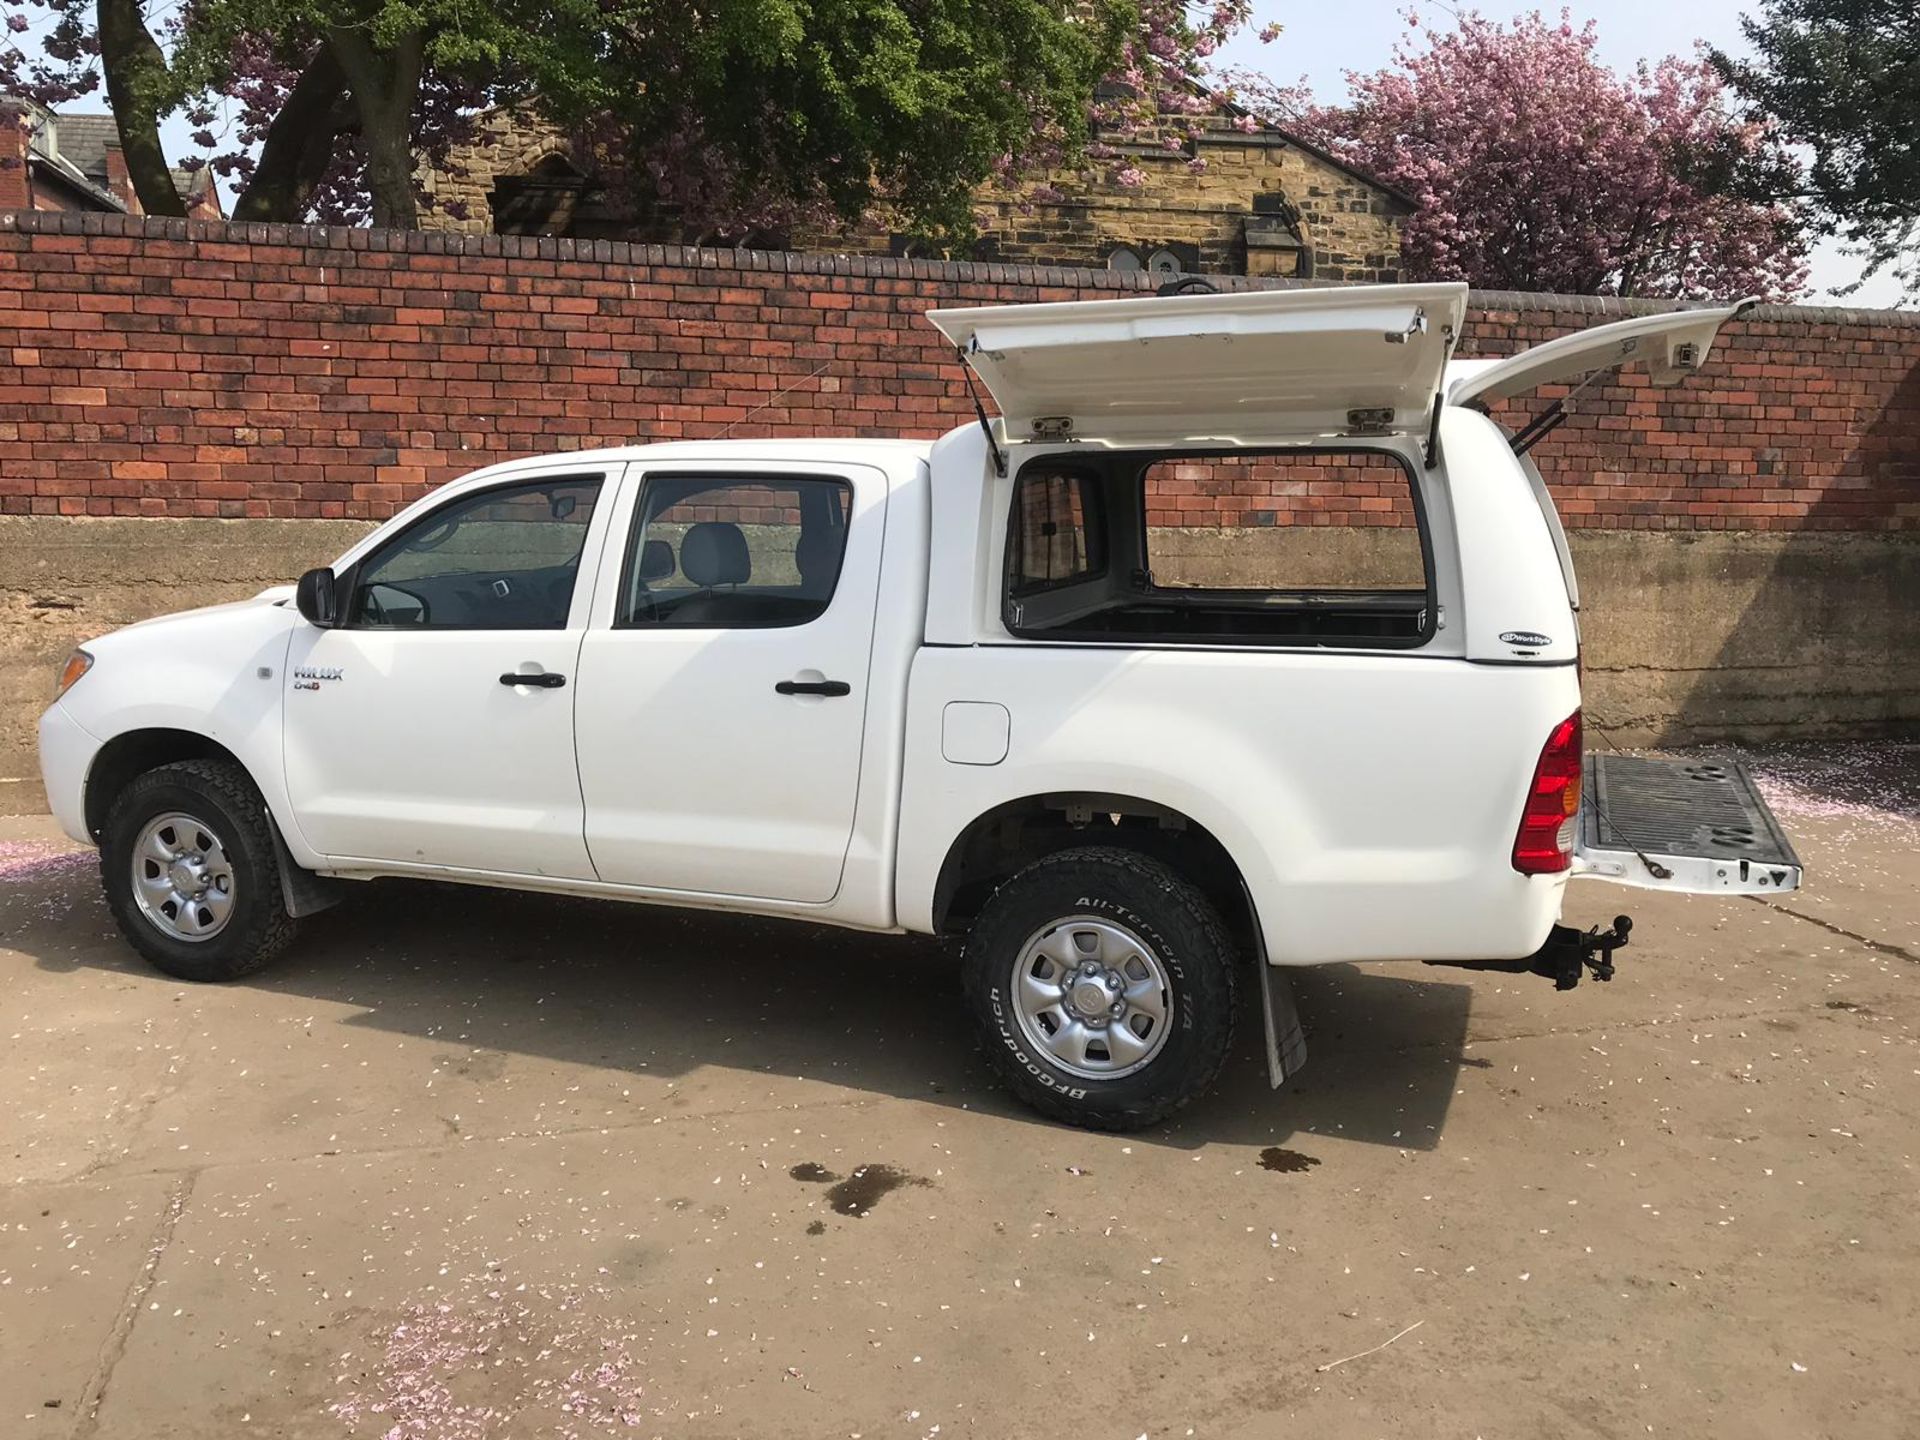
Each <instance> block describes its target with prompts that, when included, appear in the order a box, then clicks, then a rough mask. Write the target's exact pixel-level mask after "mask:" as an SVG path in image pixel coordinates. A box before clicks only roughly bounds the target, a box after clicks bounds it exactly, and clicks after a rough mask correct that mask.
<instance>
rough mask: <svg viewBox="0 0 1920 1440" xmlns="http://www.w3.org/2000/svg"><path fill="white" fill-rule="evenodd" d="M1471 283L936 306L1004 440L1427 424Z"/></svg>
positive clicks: (1263, 434)
mask: <svg viewBox="0 0 1920 1440" xmlns="http://www.w3.org/2000/svg"><path fill="white" fill-rule="evenodd" d="M1466 304H1467V287H1466V286H1465V285H1459V284H1440V285H1352V286H1337V287H1326V288H1320V289H1301V290H1254V291H1236V292H1234V293H1231V294H1225V295H1169V296H1159V297H1150V298H1140V299H1131V300H1077V301H1069V302H1066V303H1062V304H1052V305H999V306H992V307H987V308H981V309H973V310H935V311H931V312H930V313H929V314H928V316H927V318H928V319H929V320H931V321H932V322H933V323H934V324H935V325H937V326H938V327H939V328H940V333H941V334H943V335H945V336H946V337H947V339H949V340H951V341H952V342H953V343H954V344H955V345H956V346H957V347H959V349H960V352H961V354H962V355H964V356H965V358H966V361H967V363H968V364H969V365H971V366H972V367H973V370H974V373H975V374H977V375H978V376H979V377H980V379H981V380H982V381H983V382H984V383H985V385H986V387H987V388H988V390H990V391H992V392H993V398H994V400H995V401H996V402H997V403H998V404H999V406H1000V413H1001V414H1002V415H1003V416H1004V417H1005V419H1006V427H1007V436H1008V438H1009V439H1012V440H1021V439H1027V438H1030V437H1036V436H1038V437H1053V436H1067V435H1071V436H1073V437H1075V438H1077V439H1082V440H1094V441H1100V440H1111V441H1115V442H1121V443H1129V444H1138V443H1143V442H1150V441H1167V440H1220V441H1226V442H1228V443H1244V442H1250V441H1256V440H1286V439H1310V438H1317V437H1320V436H1332V435H1344V434H1354V433H1365V434H1371V435H1379V434H1417V435H1425V434H1426V432H1427V427H1428V425H1429V424H1430V423H1431V420H1432V412H1433V404H1434V400H1435V397H1436V396H1437V395H1438V393H1439V388H1440V381H1441V377H1442V375H1443V373H1444V372H1445V369H1446V363H1447V357H1448V355H1449V354H1450V353H1451V352H1452V349H1453V345H1454V342H1455V340H1456V339H1458V337H1459V335H1460V327H1461V324H1462V322H1463V320H1464V318H1465V315H1466Z"/></svg>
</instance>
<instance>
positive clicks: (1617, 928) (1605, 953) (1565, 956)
mask: <svg viewBox="0 0 1920 1440" xmlns="http://www.w3.org/2000/svg"><path fill="white" fill-rule="evenodd" d="M1632 933H1633V920H1632V918H1631V917H1630V916H1626V915H1616V916H1614V917H1613V928H1612V929H1611V930H1602V929H1601V928H1600V927H1599V926H1598V925H1596V926H1594V927H1593V928H1592V929H1591V930H1576V929H1574V928H1573V927H1572V926H1571V925H1555V926H1554V927H1553V933H1551V934H1550V935H1548V936H1547V943H1546V944H1544V945H1542V946H1541V947H1540V949H1539V952H1538V953H1537V954H1535V955H1534V957H1533V973H1534V974H1536V975H1545V976H1548V977H1549V978H1550V979H1552V981H1553V988H1554V989H1556V990H1571V989H1573V987H1574V986H1576V985H1578V984H1579V983H1580V977H1581V975H1583V974H1584V973H1585V972H1586V971H1588V970H1591V971H1592V972H1593V978H1594V979H1596V980H1611V979H1613V952H1614V951H1616V950H1619V949H1623V948H1624V947H1625V946H1626V943H1627V937H1628V936H1629V935H1631V934H1632Z"/></svg>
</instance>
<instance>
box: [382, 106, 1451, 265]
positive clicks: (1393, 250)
mask: <svg viewBox="0 0 1920 1440" xmlns="http://www.w3.org/2000/svg"><path fill="white" fill-rule="evenodd" d="M583 144H584V142H583V141H581V140H579V139H578V138H576V137H570V136H569V135H568V134H567V133H566V132H564V131H562V130H560V129H559V128H557V127H556V126H554V125H552V124H551V123H549V122H548V121H546V120H544V119H542V118H541V117H540V116H539V115H537V114H535V113H534V112H533V111H532V110H531V109H528V108H524V107H521V108H503V109H498V110H494V111H490V112H489V113H488V114H487V115H485V116H484V117H483V118H482V119H481V121H480V127H479V135H478V137H477V138H476V139H475V140H474V142H473V143H472V144H469V145H463V146H458V147H455V149H454V150H453V151H452V152H451V154H450V156H449V159H448V163H447V164H446V165H444V166H441V167H438V168H435V167H423V168H422V170H421V172H420V179H421V184H422V186H423V187H424V188H425V189H426V191H427V192H428V194H429V195H430V196H431V197H432V201H433V203H432V205H431V206H430V207H429V209H428V211H427V212H426V214H425V215H424V217H423V219H422V223H423V224H424V225H426V226H427V227H428V228H430V229H436V230H446V231H450V232H454V233H459V234H469V235H486V234H492V233H494V232H495V231H502V232H505V233H513V234H528V233H537V234H543V235H554V236H570V237H573V238H576V239H598V238H609V239H611V238H616V237H617V238H622V239H629V240H640V241H680V240H690V239H692V238H694V237H692V236H689V235H687V234H685V233H684V231H683V229H682V227H680V226H679V225H677V224H676V223H673V222H672V221H671V220H670V218H667V217H658V216H656V217H644V216H637V215H635V214H633V213H632V212H631V209H630V208H629V209H627V210H624V211H623V210H622V208H621V206H622V202H620V201H619V200H618V199H617V197H616V198H609V197H608V196H607V195H606V194H605V193H604V192H603V191H602V190H600V189H599V187H597V186H596V185H594V184H593V183H591V177H594V176H596V175H598V174H601V173H602V172H603V171H604V170H605V168H606V166H605V164H604V163H603V162H604V159H605V157H602V156H598V155H594V154H591V153H585V152H584V151H583V148H582V147H583ZM1122 169H1125V170H1126V171H1128V172H1129V173H1130V174H1131V175H1132V176H1135V177H1137V183H1133V184H1122V183H1120V182H1119V181H1118V180H1117V179H1116V178H1115V177H1116V175H1117V173H1118V172H1119V171H1120V170H1122ZM543 170H546V171H550V172H551V174H552V178H553V179H554V180H556V181H559V182H561V183H557V184H553V185H550V186H547V187H545V188H544V189H542V188H540V187H539V186H538V184H537V183H536V186H535V190H536V191H537V193H538V194H540V195H544V196H545V197H547V200H546V203H548V204H550V205H551V207H552V209H551V212H550V214H549V215H548V218H547V219H546V221H545V223H543V224H542V225H541V226H540V227H539V228H538V229H535V230H529V229H528V228H526V226H525V224H524V223H523V221H524V218H525V217H524V215H522V214H520V212H517V211H516V212H515V214H512V215H496V214H495V213H494V209H493V202H494V196H495V186H496V185H497V184H498V183H499V182H500V181H501V180H502V179H507V180H509V181H520V180H527V179H531V180H533V181H535V182H538V181H539V180H540V178H541V175H542V172H543ZM1413 208H1414V207H1413V203H1412V202H1411V201H1410V200H1408V199H1407V198H1405V197H1404V196H1401V195H1399V194H1397V193H1395V192H1394V191H1392V190H1389V189H1387V188H1386V187H1384V186H1382V185H1381V184H1379V183H1378V182H1377V181H1374V180H1371V179H1369V178H1368V177H1366V176H1364V175H1361V174H1358V173H1357V172H1355V171H1353V170H1351V169H1349V168H1347V167H1346V166H1344V165H1342V164H1340V163H1339V162H1338V161H1336V160H1334V159H1333V158H1332V157H1331V156H1328V155H1327V154H1325V153H1324V152H1322V151H1320V150H1318V149H1316V148H1315V147H1313V146H1311V145H1309V144H1307V143H1306V142H1304V141H1301V140H1299V139H1297V138H1295V137H1294V136H1292V135H1290V134H1288V133H1286V132H1285V131H1281V130H1275V129H1270V128H1264V127H1260V128H1255V129H1251V130H1248V129H1243V128H1241V127H1240V126H1239V125H1236V124H1234V123H1232V122H1231V121H1230V120H1228V119H1227V118H1225V117H1216V118H1214V119H1212V120H1210V121H1208V122H1207V123H1206V124H1205V126H1204V128H1203V129H1202V130H1201V131H1200V132H1199V133H1198V135H1197V136H1196V137H1195V138H1194V139H1193V140H1191V141H1188V142H1184V143H1182V144H1181V145H1180V146H1179V147H1178V148H1176V149H1168V148H1166V147H1165V146H1160V145H1131V146H1127V147H1123V148H1122V150H1121V151H1120V153H1119V154H1118V155H1117V156H1116V158H1115V159H1114V160H1112V161H1111V162H1103V163H1100V164H1089V165H1086V166H1082V167H1079V168H1075V169H1072V170H1067V169H1061V170H1056V171H1053V172H1050V173H1047V174H1044V175H1040V176H1038V177H1035V178H1033V179H1030V180H1028V181H1025V182H1023V183H1021V184H1019V185H1017V186H1002V185H996V184H989V185H986V186H983V187H982V188H981V190H980V192H979V195H978V202H977V204H976V206H975V216H976V219H977V222H978V224H979V231H980V238H979V243H978V246H977V251H976V255H977V258H980V259H986V260H1001V261H1017V262H1021V263H1024V264H1033V265H1075V266H1086V267H1090V268H1095V269H1099V268H1104V267H1106V266H1108V265H1110V264H1114V265H1118V266H1119V267H1120V268H1150V267H1151V265H1152V263H1153V262H1154V260H1155V257H1156V256H1158V257H1161V258H1162V260H1166V259H1168V258H1169V257H1170V258H1171V260H1172V261H1174V262H1176V263H1177V268H1178V269H1179V271H1181V272H1183V273H1190V274H1202V275H1253V276H1270V277H1282V278H1297V279H1307V278H1314V279H1321V280H1346V281H1360V280H1366V281H1393V280H1398V279H1399V278H1400V228H1401V225H1402V224H1403V222H1404V221H1405V219H1406V217H1407V216H1408V215H1410V214H1412V213H1413ZM540 209H541V207H540V206H539V205H536V206H535V207H534V209H533V211H529V212H527V213H536V212H538V211H539V210H540ZM789 238H790V240H791V242H792V243H793V245H794V246H795V248H797V249H800V250H805V251H812V252H820V253H828V254H850V255H889V254H896V253H900V252H901V250H902V248H903V246H904V245H905V242H904V241H903V240H902V239H900V238H899V237H898V236H896V235H895V234H894V233H892V231H891V229H890V228H889V226H888V224H887V221H886V216H885V215H884V214H883V213H881V214H876V215H875V216H873V217H871V218H870V219H869V220H868V221H867V222H865V223H863V224H860V225H857V226H850V227H845V228H835V229H826V230H814V231H807V232H805V233H801V234H796V235H793V236H791V237H789Z"/></svg>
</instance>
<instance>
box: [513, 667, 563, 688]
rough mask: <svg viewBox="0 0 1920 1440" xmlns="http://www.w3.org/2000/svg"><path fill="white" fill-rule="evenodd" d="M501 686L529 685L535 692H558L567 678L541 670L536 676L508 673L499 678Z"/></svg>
mask: <svg viewBox="0 0 1920 1440" xmlns="http://www.w3.org/2000/svg"><path fill="white" fill-rule="evenodd" d="M500 683H501V684H502V685H515V686H518V685H531V686H533V687H534V689H536V690H558V689H559V688H560V687H561V686H562V685H564V684H566V683H567V677H566V676H564V675H556V674H554V673H553V672H552V671H551V670H543V671H541V672H540V673H539V674H538V675H521V674H519V673H517V672H510V673H508V674H506V675H502V676H501V677H500Z"/></svg>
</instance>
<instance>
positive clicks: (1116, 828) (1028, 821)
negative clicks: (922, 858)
mask: <svg viewBox="0 0 1920 1440" xmlns="http://www.w3.org/2000/svg"><path fill="white" fill-rule="evenodd" d="M1085 845H1103V846H1117V847H1120V848H1122V849H1127V850H1133V851H1136V852H1138V853H1140V854H1143V855H1149V856H1152V857H1153V858H1154V859H1157V860H1160V861H1162V862H1163V863H1165V864H1167V865H1169V866H1170V867H1172V868H1173V869H1174V870H1176V871H1178V872H1179V873H1180V874H1182V875H1184V876H1185V877H1186V878H1187V879H1188V880H1190V881H1192V882H1193V883H1194V884H1195V885H1197V886H1198V887H1199V888H1200V890H1201V891H1202V893H1204V894H1205V895H1206V897H1207V898H1208V900H1209V901H1211V902H1212V903H1213V906H1214V908H1215V909H1216V910H1218V911H1219V913H1220V915H1221V917H1222V918H1223V919H1225V920H1226V922H1227V924H1228V925H1229V927H1230V928H1232V930H1233V931H1234V936H1235V939H1236V940H1239V941H1241V942H1242V943H1245V942H1247V941H1249V940H1251V939H1252V938H1253V927H1254V924H1255V917H1254V915H1253V912H1252V908H1251V905H1250V902H1249V897H1248V891H1247V887H1246V881H1245V877H1244V876H1243V874H1242V872H1241V868H1240V865H1239V862H1238V861H1236V860H1235V859H1234V857H1233V854H1232V852H1231V851H1230V850H1229V849H1228V848H1227V846H1226V845H1225V844H1224V843H1223V842H1222V841H1221V840H1220V839H1219V838H1218V837H1217V836H1216V835H1215V834H1214V833H1213V831H1211V830H1209V829H1208V828H1207V827H1206V826H1205V825H1202V824H1201V823H1200V822H1199V821H1197V820H1195V819H1193V818H1192V817H1191V816H1189V815H1187V814H1186V813H1185V812H1183V811H1181V810H1179V809H1176V808H1175V807H1173V806H1169V805H1164V804H1161V803H1160V802H1158V801H1154V800H1147V799H1144V798H1142V797H1140V796H1135V795H1122V794H1114V793H1109V792H1106V791H1089V790H1068V791H1052V792H1048V793H1045V794H1038V795H1026V796H1022V797H1020V798H1019V799H1015V800H1008V801H1003V802H1002V803H1000V804H998V805H995V806H994V807H993V808H991V809H990V810H987V811H985V812H983V813H982V814H980V815H977V816H975V817H974V819H973V820H972V821H971V822H969V823H968V824H967V825H966V826H965V827H964V828H962V830H961V831H960V833H959V834H958V835H956V836H955V837H954V839H953V842H952V844H950V845H949V846H948V847H947V853H946V857H945V859H944V860H942V862H941V865H940V871H939V876H938V878H937V879H936V880H935V882H934V889H933V928H934V933H935V934H939V935H954V934H958V933H961V932H963V931H964V930H966V929H967V928H968V926H969V925H971V923H972V921H973V919H974V917H975V916H977V915H978V914H979V913H980V908H981V906H983V905H984V904H985V903H986V901H987V898H988V897H989V896H990V895H992V894H993V892H994V890H995V889H996V888H997V887H998V886H999V885H1001V884H1002V883H1004V882H1005V881H1006V880H1009V879H1011V878H1012V877H1013V876H1014V875H1016V874H1018V873H1019V872H1020V871H1021V870H1023V869H1025V868H1026V867H1027V866H1028V865H1030V864H1032V863H1033V862H1034V861H1036V860H1039V859H1041V858H1043V857H1044V856H1047V855H1051V854H1055V853H1057V852H1059V851H1062V850H1072V849H1077V848H1079V847H1081V846H1085Z"/></svg>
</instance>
